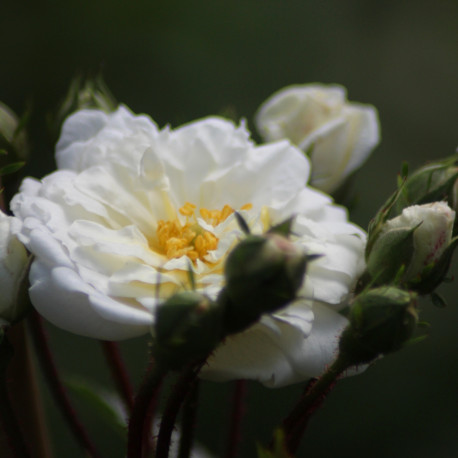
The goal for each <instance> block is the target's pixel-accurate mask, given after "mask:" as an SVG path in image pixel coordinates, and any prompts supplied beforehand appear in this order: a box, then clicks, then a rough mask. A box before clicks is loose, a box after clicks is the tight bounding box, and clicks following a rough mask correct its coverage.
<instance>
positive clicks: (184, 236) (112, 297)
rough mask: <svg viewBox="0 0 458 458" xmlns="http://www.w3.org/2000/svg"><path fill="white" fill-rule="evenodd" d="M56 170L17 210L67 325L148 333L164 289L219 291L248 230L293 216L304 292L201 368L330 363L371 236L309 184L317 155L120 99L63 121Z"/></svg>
mask: <svg viewBox="0 0 458 458" xmlns="http://www.w3.org/2000/svg"><path fill="white" fill-rule="evenodd" d="M57 161H58V165H59V168H60V170H58V171H56V172H54V173H52V174H51V175H49V176H47V177H45V178H44V179H43V180H41V181H37V180H34V179H26V180H25V181H24V182H23V184H22V187H21V190H20V193H19V194H18V195H17V196H16V197H15V198H14V199H13V202H12V208H13V210H14V212H15V214H16V216H17V217H18V218H19V219H20V220H21V221H22V227H21V228H20V235H19V236H20V238H21V240H22V241H23V242H24V243H25V244H26V245H27V247H28V248H29V249H30V251H32V253H33V254H34V255H35V261H34V262H33V265H32V268H31V274H30V281H31V289H30V295H31V298H32V301H33V303H34V305H35V307H36V308H37V309H38V311H39V312H40V313H42V314H43V315H44V316H45V317H46V318H48V319H49V320H50V321H52V322H53V323H55V324H56V325H58V326H60V327H62V328H64V329H67V330H69V331H72V332H75V333H78V334H82V335H86V336H91V337H95V338H100V339H108V340H116V339H124V338H128V337H132V336H135V335H140V334H142V333H145V332H147V331H149V329H150V327H151V325H152V323H153V320H154V311H155V309H156V307H157V306H158V304H160V302H161V301H163V299H164V298H166V297H169V296H170V295H171V294H173V293H174V292H176V291H179V290H183V289H189V288H190V285H189V281H188V274H187V271H188V269H189V266H191V267H192V269H193V271H194V273H195V278H196V283H197V289H198V291H201V292H204V293H206V294H208V295H209V296H211V297H215V296H216V294H217V293H218V292H219V290H220V289H221V287H222V286H223V285H222V282H223V275H222V269H223V265H224V260H225V258H226V255H227V253H228V251H229V250H230V249H231V247H233V246H234V244H235V243H236V241H237V240H238V239H239V238H240V237H241V236H242V233H241V231H240V229H239V227H238V225H237V222H236V218H235V216H234V213H233V210H238V211H239V212H240V213H241V214H242V215H243V217H244V218H245V219H246V220H247V222H248V224H249V225H250V227H251V229H252V231H253V232H254V233H262V232H263V231H265V230H266V229H268V228H269V227H270V225H272V224H275V223H277V222H280V221H282V220H284V219H285V218H287V217H289V216H291V215H292V214H295V215H297V217H296V220H295V225H294V227H293V231H294V233H295V234H297V235H296V236H295V238H294V241H295V243H297V244H299V245H300V246H302V247H303V248H304V249H305V250H307V252H308V253H310V254H311V253H319V254H322V255H323V257H322V258H320V259H319V260H317V261H314V262H313V265H312V264H311V265H310V268H309V271H308V274H307V277H306V279H305V281H304V285H303V291H302V293H303V294H304V296H305V297H307V298H311V299H312V298H313V299H314V300H313V301H312V300H308V301H306V300H304V301H301V302H299V303H297V304H292V305H291V306H289V307H287V308H286V309H284V310H282V311H281V312H280V313H278V314H276V315H274V316H265V317H263V319H262V320H261V322H260V323H258V324H256V325H255V326H253V328H251V329H249V330H247V331H246V332H243V333H241V334H238V335H236V336H234V337H231V338H228V339H227V340H226V342H225V343H224V345H222V346H221V347H220V348H219V349H218V350H217V351H216V352H215V354H214V356H213V357H212V359H211V360H210V363H209V365H208V366H207V367H206V368H205V370H204V373H203V376H205V377H208V378H211V379H218V380H227V379H233V378H252V379H257V380H260V381H262V382H264V383H266V384H269V385H281V384H287V383H292V382H294V381H298V380H303V379H306V378H308V377H310V376H312V375H318V374H319V373H320V372H322V370H323V368H324V366H325V365H326V364H328V363H329V362H330V360H332V358H333V357H334V352H335V349H336V347H337V336H338V334H339V333H340V332H341V330H342V328H343V327H344V326H345V325H346V322H347V321H346V319H345V318H343V317H342V316H341V315H340V314H338V310H339V309H340V308H341V307H342V306H344V305H345V301H346V300H347V298H348V295H349V293H350V290H351V288H352V286H353V285H354V283H355V281H356V279H357V277H358V276H359V274H360V273H361V272H362V270H363V269H364V262H363V251H364V245H365V234H364V233H363V232H362V231H361V230H360V229H359V228H358V227H356V226H354V225H353V224H351V223H349V222H348V221H347V216H346V212H345V210H344V209H343V208H340V207H338V206H335V205H333V204H332V201H331V200H330V198H329V197H328V196H326V195H324V194H322V193H320V192H318V191H315V190H312V189H310V188H306V187H304V183H306V181H307V179H308V174H309V164H308V161H307V159H306V158H305V157H304V156H303V154H302V153H301V152H300V151H299V150H298V149H296V148H295V147H293V146H291V144H290V143H289V142H288V141H281V142H277V143H272V144H267V145H262V146H256V145H255V144H254V143H253V142H252V141H251V140H250V138H249V133H248V132H247V130H246V129H245V127H244V126H243V125H242V126H240V127H236V126H234V124H232V123H231V122H229V121H226V120H223V119H220V118H207V119H203V120H200V121H196V122H193V123H190V124H188V125H185V126H183V127H180V128H178V129H176V130H170V129H164V130H161V131H159V130H158V129H157V127H156V126H155V125H154V123H152V122H151V121H150V120H149V119H148V118H146V117H144V116H134V115H133V114H131V113H130V112H129V111H128V110H127V109H126V108H123V107H121V108H120V109H118V111H116V112H115V113H113V114H109V115H107V114H105V113H103V112H100V111H95V110H84V111H80V112H78V113H76V114H74V115H72V116H71V117H70V118H69V119H68V120H67V121H66V123H65V124H64V126H63V131H62V137H61V139H60V140H59V143H58V145H57Z"/></svg>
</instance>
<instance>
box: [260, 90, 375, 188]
mask: <svg viewBox="0 0 458 458" xmlns="http://www.w3.org/2000/svg"><path fill="white" fill-rule="evenodd" d="M346 97H347V96H346V90H345V88H343V87H341V86H333V85H330V86H325V85H320V84H304V85H297V86H289V87H286V88H284V89H281V90H280V91H278V92H277V93H275V94H273V95H272V96H271V97H270V98H268V99H267V100H266V101H265V102H264V103H263V104H262V105H261V107H260V108H259V110H258V112H257V114H256V118H255V122H256V126H257V129H258V131H259V132H260V134H261V136H262V137H263V138H264V140H266V141H274V140H280V139H282V138H287V139H289V140H291V142H292V143H294V144H295V145H297V146H299V148H300V149H301V150H302V151H303V152H305V153H307V154H309V155H310V158H311V161H312V176H311V181H310V183H311V185H312V186H314V187H316V188H318V189H321V190H322V191H325V192H332V191H334V190H335V189H337V188H338V187H339V186H340V185H341V184H342V183H343V181H344V180H345V178H346V177H347V176H348V175H349V174H350V173H351V172H353V171H354V170H355V169H357V168H358V167H359V166H360V165H361V164H362V163H363V162H364V161H365V160H366V159H367V157H368V156H369V154H370V153H371V151H372V150H373V149H374V148H375V146H376V145H377V144H378V143H379V140H380V128H379V122H378V117H377V111H376V109H375V108H374V107H373V106H371V105H361V104H357V103H350V102H348V101H347V99H346Z"/></svg>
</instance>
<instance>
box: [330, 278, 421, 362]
mask: <svg viewBox="0 0 458 458" xmlns="http://www.w3.org/2000/svg"><path fill="white" fill-rule="evenodd" d="M416 297H417V296H416V294H415V293H413V292H409V291H404V290H401V289H399V288H395V287H381V288H375V289H372V290H369V291H366V292H363V293H361V294H360V295H359V296H358V297H357V298H356V300H355V302H354V303H353V307H352V309H351V312H350V316H349V320H350V324H349V325H348V327H347V328H346V329H345V330H344V332H343V333H342V336H341V338H340V343H339V346H340V351H341V352H342V353H343V354H344V356H345V358H346V359H347V360H348V361H350V362H351V364H365V363H368V362H370V361H372V360H373V359H375V358H377V357H378V356H379V355H385V354H387V353H392V352H394V351H397V350H399V349H400V348H402V347H403V346H404V344H405V343H406V342H407V341H408V340H409V339H410V338H411V337H412V335H413V332H414V330H415V328H416V325H417V321H418V315H417V310H416V306H417V301H416Z"/></svg>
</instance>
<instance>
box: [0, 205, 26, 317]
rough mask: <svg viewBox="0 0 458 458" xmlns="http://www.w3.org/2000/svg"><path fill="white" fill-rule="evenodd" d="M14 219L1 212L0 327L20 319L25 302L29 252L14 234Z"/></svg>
mask: <svg viewBox="0 0 458 458" xmlns="http://www.w3.org/2000/svg"><path fill="white" fill-rule="evenodd" d="M13 222H14V218H13V217H12V216H7V215H5V214H4V213H3V212H2V211H0V291H1V295H0V325H7V324H10V323H12V322H14V321H15V320H17V319H18V318H20V316H21V314H22V312H23V310H24V307H25V305H26V304H25V301H24V300H23V299H24V298H23V297H22V295H23V293H24V291H25V290H26V286H25V285H24V284H23V283H24V281H26V274H27V268H28V256H27V251H26V249H25V248H24V245H22V243H21V242H19V240H18V239H17V237H16V236H15V235H14V234H13V232H12V224H13Z"/></svg>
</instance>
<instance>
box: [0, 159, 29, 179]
mask: <svg viewBox="0 0 458 458" xmlns="http://www.w3.org/2000/svg"><path fill="white" fill-rule="evenodd" d="M24 165H25V162H13V163H12V164H8V165H5V166H4V167H2V168H1V169H0V176H4V175H10V174H12V173H15V172H17V171H18V170H20V169H21V168H22V167H24Z"/></svg>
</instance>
